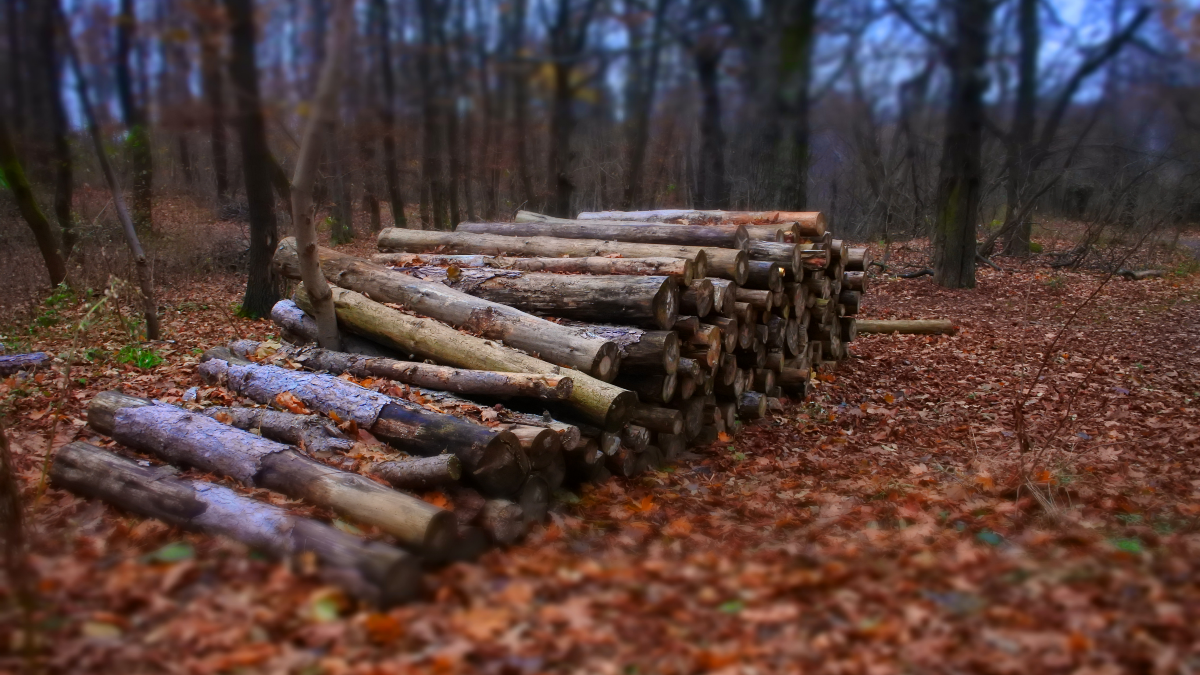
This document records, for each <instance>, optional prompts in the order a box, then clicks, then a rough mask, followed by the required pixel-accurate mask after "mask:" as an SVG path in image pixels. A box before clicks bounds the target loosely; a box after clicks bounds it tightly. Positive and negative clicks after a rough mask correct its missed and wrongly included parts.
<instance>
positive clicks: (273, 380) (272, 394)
mask: <svg viewBox="0 0 1200 675" xmlns="http://www.w3.org/2000/svg"><path fill="white" fill-rule="evenodd" d="M198 370H199V372H200V375H201V377H203V378H204V380H205V381H206V382H209V383H214V384H215V383H219V384H223V385H224V386H226V387H228V388H229V389H231V390H233V391H235V392H237V393H239V394H241V395H243V396H247V397H249V398H251V399H253V400H255V401H257V402H259V403H263V404H272V403H276V401H277V399H278V398H279V397H280V396H284V395H291V396H292V397H294V398H296V399H298V400H300V401H301V402H303V403H304V405H306V406H309V407H311V408H312V409H314V410H317V411H318V412H322V413H324V414H327V415H328V414H331V413H332V414H336V415H337V416H338V418H339V419H342V420H351V421H353V422H354V423H356V424H357V425H358V426H359V427H361V428H363V429H367V430H368V431H370V432H371V433H372V434H374V435H375V436H377V437H379V438H381V439H382V440H384V441H386V442H388V443H389V444H391V445H393V446H395V447H397V448H399V449H401V450H404V451H405V452H408V453H410V454H414V455H424V456H430V455H439V454H441V453H442V452H443V451H447V450H448V451H450V452H452V453H453V454H455V455H456V456H458V458H459V459H460V460H462V463H463V466H464V467H465V468H466V469H467V472H468V475H470V476H471V478H472V479H473V480H474V481H475V482H476V483H478V484H479V486H480V487H481V488H482V489H484V490H485V491H487V492H488V493H489V494H501V495H503V494H512V493H513V492H514V491H515V490H516V489H517V488H519V487H520V486H521V483H522V482H524V480H525V475H526V474H528V473H529V459H528V458H527V457H526V456H525V453H524V451H522V450H521V445H520V442H519V441H518V440H517V439H516V437H514V436H513V435H512V434H511V433H509V432H507V431H503V430H496V429H489V428H488V427H485V426H482V425H479V424H475V423H474V422H468V421H465V420H462V419H459V418H458V417H455V416H453V415H447V414H443V413H436V412H431V411H429V410H426V409H425V408H422V407H420V406H417V405H416V404H414V403H410V402H408V401H402V400H400V399H396V398H393V397H391V396H385V395H384V394H380V393H378V392H375V391H372V390H370V389H366V388H364V387H360V386H359V385H357V384H351V383H350V382H347V381H346V380H343V379H341V378H337V377H334V376H332V375H323V374H318V373H306V372H303V371H295V370H288V369H286V368H279V367H277V366H271V365H262V364H256V363H246V364H233V363H229V362H227V361H223V360H221V359H210V360H208V361H206V362H204V363H202V364H200V367H199V369H198Z"/></svg>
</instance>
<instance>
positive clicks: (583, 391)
mask: <svg viewBox="0 0 1200 675" xmlns="http://www.w3.org/2000/svg"><path fill="white" fill-rule="evenodd" d="M333 296H334V297H333V300H334V306H335V307H336V308H337V312H338V320H339V321H341V322H342V323H343V324H344V325H345V326H346V327H347V328H349V329H350V330H353V331H355V332H357V333H360V334H364V335H367V336H369V337H371V338H372V339H374V340H376V341H378V342H381V343H384V344H390V345H392V346H394V347H396V348H399V349H404V350H407V351H408V352H410V353H413V354H416V355H417V356H419V357H421V358H428V359H433V360H434V361H439V362H441V363H444V364H447V365H453V366H457V367H459V368H473V369H478V370H495V371H499V372H510V373H512V372H515V373H542V374H554V375H566V374H569V375H570V376H571V379H572V380H573V381H574V386H573V387H572V390H571V398H570V399H568V401H567V403H568V404H569V405H570V406H571V407H572V408H574V409H575V410H577V411H579V412H580V413H581V414H582V415H584V416H585V417H586V418H587V419H588V420H589V421H591V422H592V423H593V424H599V425H602V426H605V427H606V428H610V429H620V428H621V426H622V425H624V424H625V422H626V421H627V414H628V406H629V404H630V403H632V402H634V401H635V400H636V398H637V396H636V395H635V394H633V393H632V392H628V391H625V390H623V389H621V388H619V387H615V386H613V385H611V384H608V383H606V382H602V381H600V380H598V379H595V378H592V377H589V376H587V375H584V374H583V373H579V374H575V373H566V372H564V371H563V370H561V369H559V368H558V367H556V366H553V365H551V364H549V363H547V362H545V361H543V360H541V359H538V358H535V357H532V356H528V355H526V354H522V353H520V352H517V351H514V350H511V349H505V348H504V347H502V346H500V345H497V344H495V343H493V342H490V341H488V340H484V339H481V338H477V337H474V336H471V335H464V334H462V333H460V332H458V331H457V330H454V329H453V328H451V327H449V326H447V325H445V324H442V323H440V322H437V321H434V320H432V319H422V318H418V317H414V316H410V315H408V314H405V313H403V312H400V311H397V310H394V309H392V308H390V307H385V306H383V305H381V304H379V303H377V302H373V301H371V300H369V299H367V298H366V297H364V296H362V295H361V294H359V293H355V292H353V291H347V290H344V289H334V293H333ZM301 297H302V296H301ZM601 342H604V343H605V344H612V343H611V342H609V341H607V340H603V341H601ZM612 349H613V350H614V352H612V355H613V357H615V356H616V353H615V350H616V345H615V344H614V345H613V346H612ZM609 358H612V357H609Z"/></svg>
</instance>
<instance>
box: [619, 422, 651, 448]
mask: <svg viewBox="0 0 1200 675" xmlns="http://www.w3.org/2000/svg"><path fill="white" fill-rule="evenodd" d="M621 445H623V446H625V447H627V448H629V449H630V450H633V451H634V452H641V451H642V450H644V449H645V448H646V446H647V445H650V430H649V429H647V428H646V427H640V426H638V425H636V424H626V425H625V428H624V429H621Z"/></svg>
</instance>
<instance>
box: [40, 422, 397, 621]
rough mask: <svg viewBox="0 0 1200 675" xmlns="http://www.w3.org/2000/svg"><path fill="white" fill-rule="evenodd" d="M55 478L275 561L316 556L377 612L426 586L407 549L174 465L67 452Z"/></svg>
mask: <svg viewBox="0 0 1200 675" xmlns="http://www.w3.org/2000/svg"><path fill="white" fill-rule="evenodd" d="M50 480H51V481H52V483H53V485H54V486H55V487H59V488H63V489H66V490H70V491H71V492H74V493H76V494H79V495H81V496H84V497H91V498H95V499H100V500H102V501H105V502H108V503H109V504H113V505H114V506H117V507H119V508H121V509H124V510H126V511H129V512H131V513H136V514H138V515H141V516H145V517H148V518H156V519H158V520H161V521H163V522H165V523H167V524H169V525H172V526H175V527H182V528H184V529H188V530H195V531H199V532H204V533H206V534H211V535H220V536H225V537H228V538H230V539H233V540H234V541H238V542H240V543H243V544H245V545H247V546H248V547H250V548H252V549H256V550H260V551H263V552H266V553H268V554H270V555H271V556H273V557H275V558H279V559H289V558H293V557H295V556H297V555H299V554H301V553H305V552H311V553H314V554H315V555H316V558H317V560H319V561H320V563H321V565H322V576H323V577H325V578H326V579H327V580H329V581H333V582H334V583H337V584H339V585H341V586H342V587H343V588H345V589H346V590H347V591H349V592H350V593H351V594H352V595H354V596H356V597H358V598H360V599H362V600H365V601H367V602H370V603H372V604H374V605H376V606H380V607H387V606H390V605H394V604H396V603H400V602H404V601H406V600H410V599H412V598H414V597H415V596H416V595H417V593H418V592H419V591H420V588H421V566H420V561H419V560H418V559H417V558H416V557H414V556H412V555H410V554H409V553H406V552H405V551H403V550H401V549H398V548H394V547H392V546H387V545H385V544H381V543H378V542H371V541H363V540H362V539H359V538H358V537H354V536H352V535H349V534H346V533H345V532H342V531H340V530H337V529H335V528H333V527H330V526H329V525H326V524H324V523H321V522H318V521H315V520H311V519H308V518H300V517H298V516H293V515H291V514H289V513H288V512H287V511H285V510H283V509H281V508H279V507H277V506H271V505H270V504H264V503H262V502H259V501H255V500H253V499H250V498H248V497H244V496H242V495H240V494H238V493H237V492H235V491H233V490H230V489H229V488H226V487H222V486H220V485H215V484H213V483H206V482H203V481H192V480H185V479H181V478H176V477H174V476H172V475H171V471H170V470H169V469H168V468H167V467H144V466H140V465H139V464H138V463H137V462H135V461H133V460H131V459H125V458H124V457H120V456H118V455H115V454H113V453H111V452H109V451H107V450H103V449H101V448H97V447H96V446H94V445H88V444H87V443H79V442H76V443H71V444H69V445H67V446H65V447H63V448H60V449H59V450H58V452H57V453H55V455H54V463H53V464H52V465H51V467H50Z"/></svg>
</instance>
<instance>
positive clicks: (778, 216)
mask: <svg viewBox="0 0 1200 675" xmlns="http://www.w3.org/2000/svg"><path fill="white" fill-rule="evenodd" d="M579 219H580V220H637V221H642V222H651V223H654V222H672V223H687V224H689V225H703V224H706V223H738V224H741V225H770V224H775V223H795V224H796V225H798V226H799V228H800V230H799V231H800V234H801V235H802V236H805V237H819V236H821V235H823V234H824V233H825V215H824V214H822V213H820V212H812V211H701V210H695V209H661V210H656V211H595V212H590V213H587V212H585V213H580V214H579Z"/></svg>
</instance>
